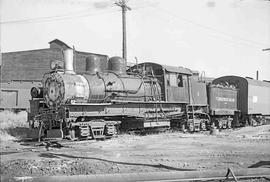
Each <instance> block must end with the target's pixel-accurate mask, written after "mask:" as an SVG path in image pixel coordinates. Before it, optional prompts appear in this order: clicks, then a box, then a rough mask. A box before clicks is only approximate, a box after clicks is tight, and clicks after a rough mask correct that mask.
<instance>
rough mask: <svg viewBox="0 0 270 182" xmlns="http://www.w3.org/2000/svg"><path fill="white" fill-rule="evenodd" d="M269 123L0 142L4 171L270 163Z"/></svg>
mask: <svg viewBox="0 0 270 182" xmlns="http://www.w3.org/2000/svg"><path fill="white" fill-rule="evenodd" d="M269 149H270V125H264V126H258V127H245V128H241V129H235V130H226V131H221V132H219V133H218V134H217V135H210V134H209V132H203V133H193V134H189V133H180V132H166V133H160V134H154V135H146V136H138V135H120V136H118V137H116V138H112V139H108V140H105V141H94V140H88V141H75V142H70V141H61V142H51V143H50V146H49V145H47V144H46V143H37V142H29V141H28V142H27V141H2V142H1V176H2V177H3V176H4V177H14V176H17V177H19V176H48V175H50V176H51V175H78V174H108V173H130V172H158V171H192V170H199V171H202V170H214V169H215V170H216V169H226V168H228V167H230V168H232V169H243V168H257V167H267V168H270V150H269Z"/></svg>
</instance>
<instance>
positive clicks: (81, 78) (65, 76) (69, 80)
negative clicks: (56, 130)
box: [43, 50, 161, 107]
mask: <svg viewBox="0 0 270 182" xmlns="http://www.w3.org/2000/svg"><path fill="white" fill-rule="evenodd" d="M64 54H65V64H66V66H65V70H64V71H61V70H58V71H55V72H52V73H48V74H45V75H44V78H43V90H44V99H45V102H46V104H47V106H49V107H58V106H60V105H62V104H68V103H107V102H110V101H111V100H128V101H149V100H152V101H154V100H160V93H161V88H160V85H159V83H158V82H157V80H156V79H154V78H150V77H142V76H139V75H128V74H126V65H125V61H124V60H123V59H122V58H120V57H112V58H110V59H109V61H108V70H106V71H104V70H102V68H100V64H99V61H100V60H98V59H97V57H95V56H92V57H88V58H87V59H86V71H85V74H82V75H81V74H76V73H75V72H74V70H73V66H72V65H73V50H66V51H65V52H64Z"/></svg>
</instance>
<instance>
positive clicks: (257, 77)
mask: <svg viewBox="0 0 270 182" xmlns="http://www.w3.org/2000/svg"><path fill="white" fill-rule="evenodd" d="M256 80H259V71H258V70H257V71H256Z"/></svg>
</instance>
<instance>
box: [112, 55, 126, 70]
mask: <svg viewBox="0 0 270 182" xmlns="http://www.w3.org/2000/svg"><path fill="white" fill-rule="evenodd" d="M108 70H109V71H112V72H114V73H117V74H125V73H126V62H125V60H124V59H123V58H121V57H111V58H110V59H109V61H108Z"/></svg>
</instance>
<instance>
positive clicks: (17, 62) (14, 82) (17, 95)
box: [0, 39, 108, 109]
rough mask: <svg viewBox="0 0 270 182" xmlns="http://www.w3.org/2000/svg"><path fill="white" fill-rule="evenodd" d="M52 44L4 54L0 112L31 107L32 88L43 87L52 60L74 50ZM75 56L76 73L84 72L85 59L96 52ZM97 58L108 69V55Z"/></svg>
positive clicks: (57, 42)
mask: <svg viewBox="0 0 270 182" xmlns="http://www.w3.org/2000/svg"><path fill="white" fill-rule="evenodd" d="M49 45H50V47H49V48H46V49H36V50H28V51H19V52H7V53H2V64H1V90H0V109H1V108H2V109H3V108H5V109H6V108H17V109H23V108H29V99H30V89H31V88H32V87H33V86H41V80H42V77H43V75H44V73H46V72H48V71H50V64H51V61H53V60H60V61H63V55H62V50H65V49H67V48H70V47H69V46H68V45H67V44H65V43H64V42H62V41H61V40H58V39H55V40H53V41H51V42H49ZM74 54H75V56H74V62H75V63H74V67H75V71H76V72H77V73H84V72H85V60H86V58H87V57H88V56H90V55H93V54H94V53H89V52H81V51H75V53H74ZM94 55H96V56H99V57H100V60H101V62H102V63H103V64H104V66H107V60H108V56H107V55H102V54H94Z"/></svg>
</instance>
